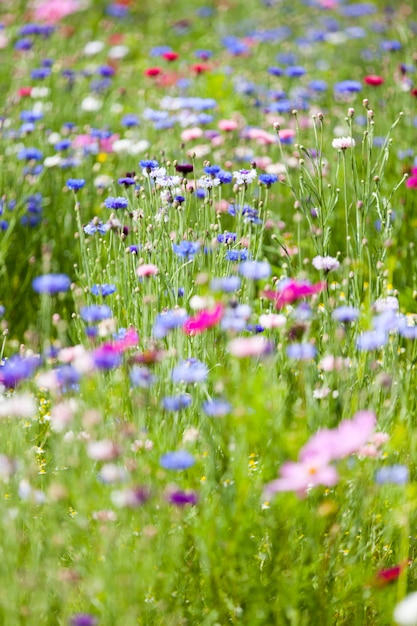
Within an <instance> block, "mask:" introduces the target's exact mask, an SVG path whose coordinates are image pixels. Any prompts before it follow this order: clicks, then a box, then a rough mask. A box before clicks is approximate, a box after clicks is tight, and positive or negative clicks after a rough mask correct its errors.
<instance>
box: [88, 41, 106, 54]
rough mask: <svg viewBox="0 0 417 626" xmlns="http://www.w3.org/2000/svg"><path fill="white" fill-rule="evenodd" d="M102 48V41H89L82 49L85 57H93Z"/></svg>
mask: <svg viewBox="0 0 417 626" xmlns="http://www.w3.org/2000/svg"><path fill="white" fill-rule="evenodd" d="M103 48H104V43H103V42H102V41H89V42H88V43H87V44H86V45H85V47H84V54H86V55H87V56H93V55H94V54H98V53H99V52H101V51H102V50H103Z"/></svg>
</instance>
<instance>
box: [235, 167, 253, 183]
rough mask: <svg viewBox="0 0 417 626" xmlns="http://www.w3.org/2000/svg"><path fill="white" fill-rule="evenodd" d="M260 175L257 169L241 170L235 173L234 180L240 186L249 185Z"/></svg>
mask: <svg viewBox="0 0 417 626" xmlns="http://www.w3.org/2000/svg"><path fill="white" fill-rule="evenodd" d="M257 176H258V174H257V173H256V170H255V169H253V168H252V169H250V170H239V171H238V172H233V178H235V179H236V183H237V184H238V185H248V184H250V183H251V182H253V181H254V180H255V178H257Z"/></svg>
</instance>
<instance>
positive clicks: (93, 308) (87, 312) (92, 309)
mask: <svg viewBox="0 0 417 626" xmlns="http://www.w3.org/2000/svg"><path fill="white" fill-rule="evenodd" d="M112 315H113V314H112V311H111V308H110V307H108V306H107V305H106V304H92V305H90V306H83V307H82V308H81V310H80V316H81V319H83V320H84V321H85V322H87V323H89V324H90V323H94V322H101V320H106V319H109V318H110V317H112Z"/></svg>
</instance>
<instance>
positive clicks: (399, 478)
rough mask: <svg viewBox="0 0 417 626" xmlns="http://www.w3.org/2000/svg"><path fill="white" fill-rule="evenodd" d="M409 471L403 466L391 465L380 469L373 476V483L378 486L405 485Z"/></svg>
mask: <svg viewBox="0 0 417 626" xmlns="http://www.w3.org/2000/svg"><path fill="white" fill-rule="evenodd" d="M408 478H409V471H408V467H406V466H405V465H391V466H387V467H381V469H379V470H378V471H377V472H376V474H375V482H376V483H378V484H379V485H384V484H386V483H394V484H395V485H405V484H406V483H407V482H408Z"/></svg>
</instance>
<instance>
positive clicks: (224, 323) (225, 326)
mask: <svg viewBox="0 0 417 626" xmlns="http://www.w3.org/2000/svg"><path fill="white" fill-rule="evenodd" d="M251 313H252V310H251V308H250V306H249V305H248V304H238V305H236V306H229V307H227V309H226V310H225V312H224V314H223V317H222V320H221V322H220V328H221V329H222V330H232V331H234V332H236V333H239V332H242V331H244V330H246V327H247V323H248V319H249V318H250V316H251Z"/></svg>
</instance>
